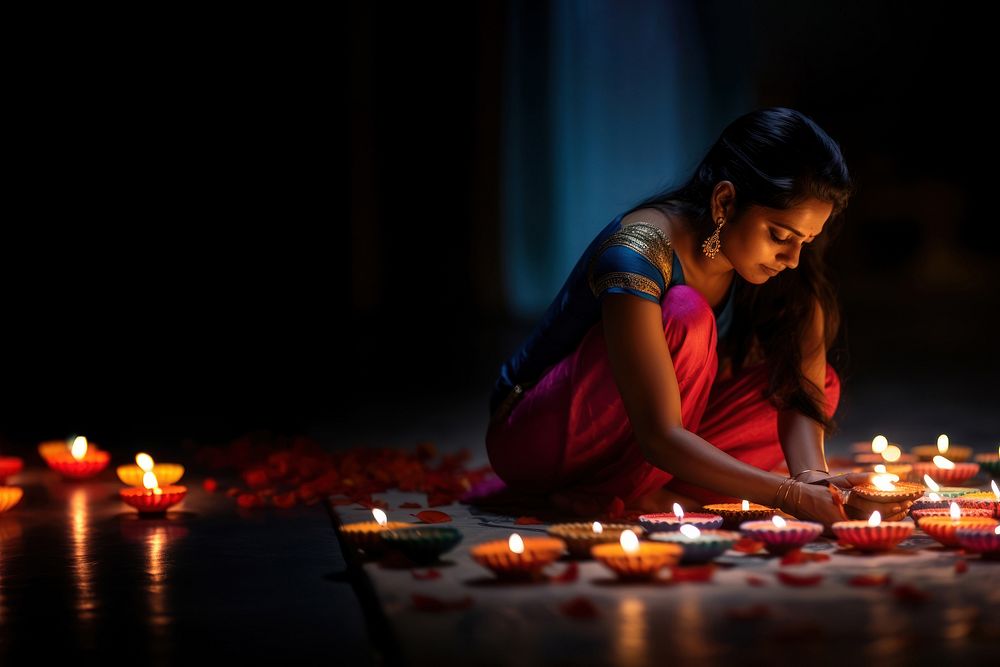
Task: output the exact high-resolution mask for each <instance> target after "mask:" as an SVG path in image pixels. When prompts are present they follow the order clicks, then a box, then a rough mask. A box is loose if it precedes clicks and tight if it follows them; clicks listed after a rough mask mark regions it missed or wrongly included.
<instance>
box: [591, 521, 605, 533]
mask: <svg viewBox="0 0 1000 667" xmlns="http://www.w3.org/2000/svg"><path fill="white" fill-rule="evenodd" d="M593 529H594V534H595V535H600V534H601V533H603V532H604V526H602V525H601V522H600V521H595V522H594V526H593Z"/></svg>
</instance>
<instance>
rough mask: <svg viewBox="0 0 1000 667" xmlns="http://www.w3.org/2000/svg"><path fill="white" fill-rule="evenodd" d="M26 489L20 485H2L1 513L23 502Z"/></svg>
mask: <svg viewBox="0 0 1000 667" xmlns="http://www.w3.org/2000/svg"><path fill="white" fill-rule="evenodd" d="M23 497H24V491H23V490H22V489H21V487H19V486H0V513H3V512H6V511H7V510H9V509H10V508H11V507H13V506H14V505H16V504H18V503H19V502H21V498H23Z"/></svg>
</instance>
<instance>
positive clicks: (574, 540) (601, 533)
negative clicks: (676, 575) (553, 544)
mask: <svg viewBox="0 0 1000 667" xmlns="http://www.w3.org/2000/svg"><path fill="white" fill-rule="evenodd" d="M623 530H631V531H632V532H634V533H636V534H637V535H642V534H644V533H645V531H644V530H643V528H642V527H641V526H636V525H633V524H629V523H604V524H602V523H601V522H600V521H594V522H593V523H587V522H583V521H581V522H574V523H557V524H554V525H552V526H551V527H549V530H548V533H549V535H551V536H552V537H556V538H559V539H560V540H562V541H563V542H565V543H566V549H567V550H568V551H569V553H570V555H571V556H573V557H574V558H590V557H591V553H590V548H591V547H593V546H594V545H595V544H608V543H617V542H618V540H619V537H620V536H621V533H622V531H623Z"/></svg>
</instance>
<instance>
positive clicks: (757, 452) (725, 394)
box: [669, 363, 840, 504]
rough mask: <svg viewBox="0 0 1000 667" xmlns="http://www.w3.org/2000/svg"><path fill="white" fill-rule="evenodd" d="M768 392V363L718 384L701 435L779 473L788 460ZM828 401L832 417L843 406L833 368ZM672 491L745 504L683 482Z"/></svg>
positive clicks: (829, 370) (702, 499)
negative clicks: (766, 397)
mask: <svg viewBox="0 0 1000 667" xmlns="http://www.w3.org/2000/svg"><path fill="white" fill-rule="evenodd" d="M766 387H767V368H766V366H765V364H763V363H761V364H756V365H754V366H750V367H748V368H745V369H743V371H742V372H740V373H739V374H737V375H734V376H733V377H732V378H730V379H728V380H725V381H720V382H717V383H716V384H715V385H714V386H713V387H712V392H711V395H710V396H709V403H708V408H707V409H706V411H705V417H704V419H703V420H702V424H701V430H700V431H698V435H699V436H701V437H702V438H704V439H705V440H707V441H708V442H710V443H711V444H712V445H714V446H715V447H718V448H719V449H721V450H722V451H724V452H726V453H727V454H729V455H730V456H733V457H735V458H737V459H739V460H741V461H743V462H744V463H748V464H750V465H752V466H755V467H757V468H760V469H762V470H772V469H774V467H775V466H777V465H778V464H779V463H781V462H782V461H783V460H784V458H785V454H784V452H783V451H782V449H781V442H780V441H779V439H778V411H777V409H776V408H775V407H774V406H773V405H771V403H770V402H769V401H767V400H766V399H765V398H764V395H763V392H764V389H765V388H766ZM824 395H825V397H826V408H827V416H832V415H833V413H834V412H836V410H837V405H838V404H839V402H840V378H839V377H838V375H837V372H836V371H835V370H834V368H833V366H831V365H830V364H829V363H827V365H826V383H825V386H824ZM669 488H670V489H671V490H673V491H676V492H678V493H682V494H684V495H686V496H690V497H691V498H694V499H696V500H699V501H700V502H702V503H703V504H707V503H721V502H734V501H739V500H740V499H739V498H732V497H729V496H725V495H722V494H719V493H716V492H713V491H709V490H708V489H703V488H701V487H697V486H694V485H692V484H688V483H686V482H681V481H680V480H674V481H673V482H671V483H670V485H669Z"/></svg>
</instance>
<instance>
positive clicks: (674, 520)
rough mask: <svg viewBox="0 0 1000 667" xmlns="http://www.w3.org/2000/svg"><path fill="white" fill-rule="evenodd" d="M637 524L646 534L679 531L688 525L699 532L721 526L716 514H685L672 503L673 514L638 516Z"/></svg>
mask: <svg viewBox="0 0 1000 667" xmlns="http://www.w3.org/2000/svg"><path fill="white" fill-rule="evenodd" d="M639 523H640V524H641V525H642V527H643V528H645V529H646V532H647V533H655V532H657V531H662V530H679V529H680V527H681V526H682V525H684V524H690V525H692V526H694V527H695V528H698V529H699V530H713V529H715V528H719V527H721V526H722V517H721V516H719V515H718V514H701V513H698V512H690V513H686V512H684V510H683V508H681V506H680V505H679V504H678V503H674V511H673V512H656V513H653V514H640V515H639Z"/></svg>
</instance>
